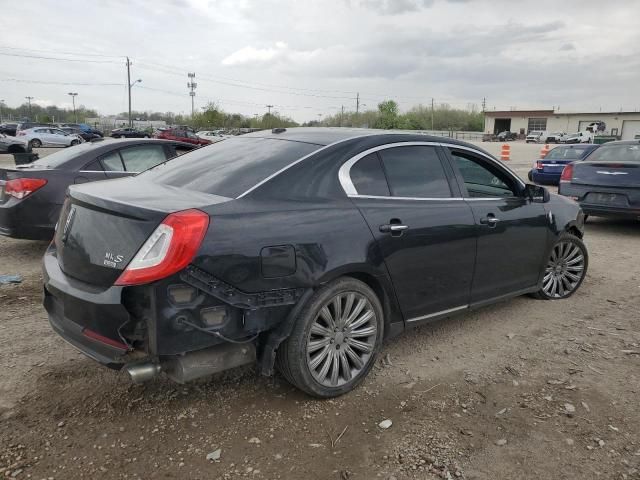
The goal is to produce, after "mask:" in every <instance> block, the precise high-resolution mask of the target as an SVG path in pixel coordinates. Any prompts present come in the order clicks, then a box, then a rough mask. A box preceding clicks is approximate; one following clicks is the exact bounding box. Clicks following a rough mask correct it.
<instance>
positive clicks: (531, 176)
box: [527, 170, 533, 182]
mask: <svg viewBox="0 0 640 480" xmlns="http://www.w3.org/2000/svg"><path fill="white" fill-rule="evenodd" d="M527 178H528V179H529V181H530V182H533V174H532V173H531V170H529V173H527Z"/></svg>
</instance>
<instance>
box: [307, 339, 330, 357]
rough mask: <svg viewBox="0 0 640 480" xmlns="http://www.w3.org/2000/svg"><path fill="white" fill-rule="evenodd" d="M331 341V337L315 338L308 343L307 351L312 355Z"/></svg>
mask: <svg viewBox="0 0 640 480" xmlns="http://www.w3.org/2000/svg"><path fill="white" fill-rule="evenodd" d="M330 343H331V339H330V338H323V339H322V340H314V341H311V342H309V343H308V344H307V353H308V354H309V355H311V354H312V353H313V352H317V351H318V350H320V349H321V348H323V347H326V346H327V345H329V344H330Z"/></svg>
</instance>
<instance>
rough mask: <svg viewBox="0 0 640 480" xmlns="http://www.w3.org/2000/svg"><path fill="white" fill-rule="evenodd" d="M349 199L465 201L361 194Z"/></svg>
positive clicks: (445, 198)
mask: <svg viewBox="0 0 640 480" xmlns="http://www.w3.org/2000/svg"><path fill="white" fill-rule="evenodd" d="M349 198H366V199H372V200H418V201H424V200H432V201H436V202H442V201H445V202H448V201H451V200H454V201H456V200H457V201H461V200H464V198H462V197H392V196H391V195H388V196H386V197H385V196H384V195H360V194H358V195H349Z"/></svg>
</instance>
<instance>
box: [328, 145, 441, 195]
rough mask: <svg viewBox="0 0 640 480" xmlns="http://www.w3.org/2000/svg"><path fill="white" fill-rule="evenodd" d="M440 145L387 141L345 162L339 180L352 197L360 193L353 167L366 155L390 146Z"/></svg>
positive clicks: (339, 173) (339, 172) (345, 191)
mask: <svg viewBox="0 0 640 480" xmlns="http://www.w3.org/2000/svg"><path fill="white" fill-rule="evenodd" d="M438 145H440V143H438V142H394V143H386V144H384V145H378V146H377V147H373V148H370V149H368V150H365V151H364V152H361V153H359V154H357V155H356V156H354V157H351V158H350V159H349V160H347V161H346V162H345V163H343V164H342V166H341V167H340V170H338V180H339V182H340V185H341V186H342V189H343V190H344V193H346V194H347V196H348V197H351V196H353V195H358V191H357V190H356V187H355V186H354V185H353V182H352V181H351V167H353V166H354V165H355V163H356V162H357V161H358V160H360V159H362V158H364V157H366V156H367V155H369V154H371V153H374V152H379V151H380V150H387V149H389V148H396V147H414V146H432V147H433V146H438ZM389 198H393V197H391V196H389ZM396 198H398V197H396ZM405 198H408V197H405ZM415 198H422V197H415ZM443 198H449V199H450V198H451V197H443Z"/></svg>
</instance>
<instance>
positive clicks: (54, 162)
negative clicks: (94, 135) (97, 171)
mask: <svg viewBox="0 0 640 480" xmlns="http://www.w3.org/2000/svg"><path fill="white" fill-rule="evenodd" d="M98 146H100V143H99V142H98V143H92V142H86V143H81V144H80V145H76V146H75V147H73V148H66V149H64V150H60V151H57V152H56V153H52V154H51V155H47V156H46V157H43V158H41V159H39V160H36V161H35V162H33V164H34V165H38V166H40V167H50V168H59V167H61V166H63V165H64V164H65V163H67V162H68V161H70V160H73V159H74V158H77V157H79V156H80V155H83V154H84V153H86V152H88V151H90V150H92V149H96V148H98Z"/></svg>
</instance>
